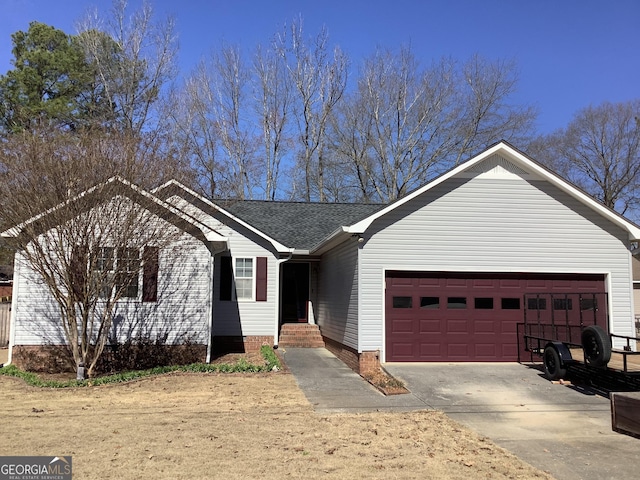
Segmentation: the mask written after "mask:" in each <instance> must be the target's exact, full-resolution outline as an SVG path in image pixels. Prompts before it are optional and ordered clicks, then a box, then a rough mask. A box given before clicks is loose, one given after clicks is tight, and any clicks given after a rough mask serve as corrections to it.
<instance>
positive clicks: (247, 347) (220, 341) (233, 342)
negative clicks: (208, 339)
mask: <svg viewBox="0 0 640 480" xmlns="http://www.w3.org/2000/svg"><path fill="white" fill-rule="evenodd" d="M262 345H269V346H273V335H247V336H245V337H213V342H212V344H211V351H212V352H213V353H214V354H216V355H222V354H225V353H248V352H259V351H260V348H261V347H262Z"/></svg>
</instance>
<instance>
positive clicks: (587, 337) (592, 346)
mask: <svg viewBox="0 0 640 480" xmlns="http://www.w3.org/2000/svg"><path fill="white" fill-rule="evenodd" d="M582 350H583V351H584V358H585V361H586V363H587V364H589V365H591V366H594V367H606V366H607V363H609V360H611V340H610V339H609V335H607V333H606V332H605V331H604V330H603V329H602V327H600V326H598V325H590V326H588V327H587V328H585V329H584V330H583V331H582Z"/></svg>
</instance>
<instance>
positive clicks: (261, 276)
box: [256, 257, 267, 302]
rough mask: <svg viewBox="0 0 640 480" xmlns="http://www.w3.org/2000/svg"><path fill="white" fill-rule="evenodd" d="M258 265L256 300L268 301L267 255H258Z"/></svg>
mask: <svg viewBox="0 0 640 480" xmlns="http://www.w3.org/2000/svg"><path fill="white" fill-rule="evenodd" d="M256 263H257V265H256V301H258V302H266V301H267V257H258V258H257V262H256Z"/></svg>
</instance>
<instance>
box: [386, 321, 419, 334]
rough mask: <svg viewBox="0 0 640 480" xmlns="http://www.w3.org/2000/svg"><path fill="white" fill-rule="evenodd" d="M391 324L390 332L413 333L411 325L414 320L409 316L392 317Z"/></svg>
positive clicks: (413, 323)
mask: <svg viewBox="0 0 640 480" xmlns="http://www.w3.org/2000/svg"><path fill="white" fill-rule="evenodd" d="M391 325H392V327H391V333H392V334H395V333H397V334H403V333H413V327H414V325H415V322H414V321H413V319H411V318H407V319H394V320H393V322H392V323H391Z"/></svg>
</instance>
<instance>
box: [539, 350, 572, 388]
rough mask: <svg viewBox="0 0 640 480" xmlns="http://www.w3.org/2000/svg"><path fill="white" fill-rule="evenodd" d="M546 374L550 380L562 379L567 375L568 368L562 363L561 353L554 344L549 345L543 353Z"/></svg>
mask: <svg viewBox="0 0 640 480" xmlns="http://www.w3.org/2000/svg"><path fill="white" fill-rule="evenodd" d="M542 361H543V363H544V375H545V377H547V378H548V379H549V380H560V379H561V378H564V377H566V376H567V368H566V367H565V366H563V365H562V362H561V360H560V355H559V354H558V351H557V350H556V349H555V347H554V346H553V345H547V346H546V347H545V349H544V353H543V355H542Z"/></svg>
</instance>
